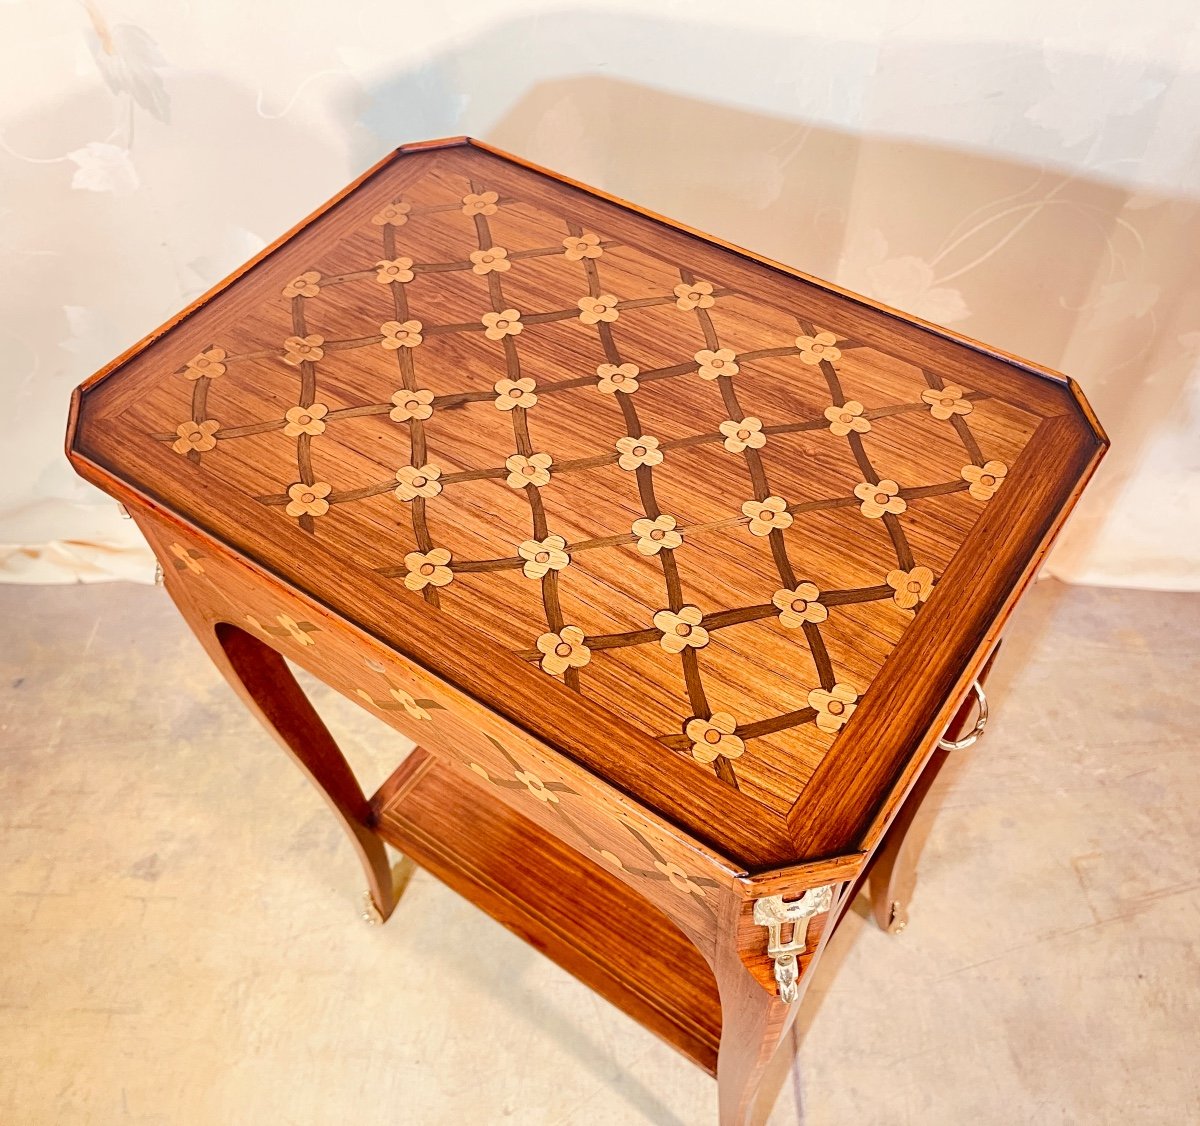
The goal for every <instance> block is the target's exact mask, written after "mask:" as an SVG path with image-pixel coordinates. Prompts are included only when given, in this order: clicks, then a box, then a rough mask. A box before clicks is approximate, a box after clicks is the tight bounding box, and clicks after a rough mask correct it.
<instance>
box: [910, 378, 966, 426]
mask: <svg viewBox="0 0 1200 1126" xmlns="http://www.w3.org/2000/svg"><path fill="white" fill-rule="evenodd" d="M921 399H922V400H923V401H924V402H926V403H928V404H929V413H930V414H931V415H933V417H934V418H939V419H941V420H942V421H943V422H944V421H945V420H946V419H948V418H953V417H954V416H955V415H956V414H970V413H971V411H972V410H974V404H973V403H972V402H971V400H970V399H964V398H963V389H962V388H961V387H959V386H957V385H956V384H953V383H947V384H946V385H945V386H944V387H942V388H936V387H929V388H927V389H926V390H924V391H922V392H921Z"/></svg>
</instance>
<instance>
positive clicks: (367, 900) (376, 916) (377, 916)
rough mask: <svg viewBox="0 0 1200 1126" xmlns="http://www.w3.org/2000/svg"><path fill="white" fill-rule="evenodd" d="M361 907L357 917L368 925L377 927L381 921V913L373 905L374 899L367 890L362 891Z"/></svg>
mask: <svg viewBox="0 0 1200 1126" xmlns="http://www.w3.org/2000/svg"><path fill="white" fill-rule="evenodd" d="M362 902H363V909H362V914H360V915H359V916H358V917H359V918H360V919H362V921H363V922H364V923H366V924H367V926H369V927H377V926H379V925H380V924H381V923H382V922H383V915H382V914H381V913H380V911H379V908H378V907H376V906H375V900H373V899H372V898H371V893H370V892H369V891H364V892H363V893H362Z"/></svg>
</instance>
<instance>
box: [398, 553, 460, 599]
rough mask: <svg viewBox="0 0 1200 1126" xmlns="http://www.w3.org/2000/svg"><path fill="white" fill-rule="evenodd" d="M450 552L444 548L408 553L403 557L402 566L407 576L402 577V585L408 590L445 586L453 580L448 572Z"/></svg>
mask: <svg viewBox="0 0 1200 1126" xmlns="http://www.w3.org/2000/svg"><path fill="white" fill-rule="evenodd" d="M449 562H450V552H449V551H447V550H446V548H444V547H435V548H432V549H431V550H429V551H410V552H409V553H408V554H407V555H406V556H405V557H404V566H405V567H407V568H408V574H407V575H405V576H404V585H405V586H406V587H408V589H409V590H424V589H425V588H426V587H427V586H445V585H446V584H447V583H449V582H450V580H451V579H453V578H454V572H453V571H451V570H450V568H449V566H448V564H449Z"/></svg>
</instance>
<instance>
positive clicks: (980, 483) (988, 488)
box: [960, 461, 1008, 500]
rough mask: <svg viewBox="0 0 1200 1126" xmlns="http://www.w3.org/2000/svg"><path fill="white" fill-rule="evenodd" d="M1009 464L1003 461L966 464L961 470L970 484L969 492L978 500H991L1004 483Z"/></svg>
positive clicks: (963, 476) (964, 478)
mask: <svg viewBox="0 0 1200 1126" xmlns="http://www.w3.org/2000/svg"><path fill="white" fill-rule="evenodd" d="M1007 473H1008V466H1007V465H1005V464H1004V462H1002V461H987V462H984V464H983V465H964V466H963V467H962V469H961V470H960V475H961V476H962V479H963V480H964V481H966V482H967V483H968V485H969V486H970V487H969V488H968V489H967V492H968V493H970V494H971V496H973V497H974V498H975V499H976V500H991V499H992V497H994V496H995V495H996V490H997V489H998V488H1000V486H1001V485H1002V484H1004V478H1005V476H1006V475H1007Z"/></svg>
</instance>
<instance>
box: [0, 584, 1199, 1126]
mask: <svg viewBox="0 0 1200 1126" xmlns="http://www.w3.org/2000/svg"><path fill="white" fill-rule="evenodd" d="M1198 655H1200V597H1197V596H1186V595H1171V594H1155V593H1143V592H1132V591H1107V590H1096V589H1073V588H1068V587H1063V586H1060V585H1058V584H1055V583H1045V584H1042V585H1040V586H1038V587H1037V588H1036V589H1035V590H1034V591H1033V592H1032V593H1031V595H1030V597H1029V598H1028V600H1027V602H1026V604H1025V606H1024V608H1023V609H1022V611H1021V612H1020V614H1019V616H1018V618H1017V620H1016V621H1015V623H1014V625H1013V628H1012V630H1011V632H1010V637H1009V641H1008V642H1007V645H1006V649H1005V652H1004V653H1003V654H1002V656H1001V659H1000V661H999V663H998V665H997V669H996V672H995V675H994V678H993V687H992V692H991V695H992V699H993V712H994V718H993V723H992V725H991V728H990V730H989V733H988V736H987V738H986V740H985V741H984V743H982V744H981V746H980V748H979V749H978V750H977V751H973V752H969V753H968V754H965V755H964V757H963V758H962V760H961V761H960V763H959V764H958V766H959V769H958V770H957V771H956V772H955V774H954V776H953V777H952V778H950V779H949V780H948V781H947V784H946V806H945V809H944V811H943V813H942V816H941V818H940V819H939V821H938V823H937V825H936V826H935V828H934V830H933V833H932V836H931V838H930V842H929V846H928V849H927V852H926V854H925V859H924V863H923V865H922V880H921V884H920V887H919V888H918V892H917V897H916V900H915V903H914V905H913V909H912V921H911V923H910V925H909V927H908V930H907V931H906V932H905V933H904V934H903V935H901V936H898V937H891V936H887V935H884V934H883V933H881V932H879V931H877V930H875V929H874V927H873V926H869V925H867V924H866V923H865V922H864V920H863V919H862V918H861V917H860V916H859V915H854V916H851V918H850V920H849V922H848V924H847V926H846V927H845V928H844V929H843V931H842V932H840V933H839V935H838V937H837V939H836V940H835V942H834V944H833V945H832V946H831V948H830V950H829V952H828V955H827V957H826V960H825V963H824V964H823V965H822V967H821V969H822V974H821V976H820V977H819V979H818V980H817V983H816V985H815V987H814V992H813V994H812V996H811V998H810V1000H811V1001H812V1002H813V1004H812V1006H811V1007H810V1009H809V1011H808V1013H807V1015H806V1018H805V1020H804V1022H803V1025H802V1026H801V1028H800V1030H799V1031H800V1032H802V1033H803V1039H802V1043H800V1044H799V1050H798V1054H797V1059H796V1063H795V1066H794V1067H793V1069H792V1071H791V1073H790V1075H789V1076H788V1078H787V1080H786V1082H785V1085H784V1087H783V1089H782V1092H781V1094H780V1097H779V1100H778V1103H777V1104H776V1107H775V1111H774V1114H773V1116H772V1118H771V1123H772V1126H785V1124H789V1126H790V1124H793V1123H804V1124H806V1126H834V1124H837V1126H845V1124H848V1123H854V1124H855V1126H874V1124H880V1126H884V1124H886V1126H903V1124H909V1123H912V1124H917V1123H920V1124H922V1126H935V1124H942V1123H945V1124H953V1126H961V1124H966V1123H971V1124H973V1126H993V1124H994V1126H1012V1124H1014V1123H1039V1124H1040V1123H1049V1124H1056V1123H1071V1124H1087V1126H1092V1124H1105V1123H1114V1124H1116V1123H1122V1124H1127V1123H1139V1124H1141V1123H1163V1124H1170V1126H1183V1124H1186V1123H1195V1122H1200V1064H1198V1062H1197V1052H1196V1048H1197V1044H1198V1043H1200V767H1198V764H1197V750H1196V738H1197V734H1196V733H1197V728H1198V727H1200V693H1198V689H1200V656H1198ZM306 683H310V684H311V683H312V682H306ZM312 690H313V692H314V698H315V699H316V700H317V702H318V706H319V707H320V708H321V710H322V711H323V713H324V714H325V715H326V716H327V717H328V718H329V721H330V724H331V726H332V727H333V728H334V730H335V732H336V733H337V734H338V735H339V737H340V738H341V739H342V740H343V743H344V745H345V747H346V749H347V754H348V756H349V757H350V758H351V760H352V762H353V763H354V765H355V766H356V768H357V769H358V770H359V772H360V776H361V777H362V778H363V780H364V783H365V784H366V785H367V786H368V787H371V786H374V785H375V784H377V783H378V782H380V781H381V780H382V779H383V777H384V776H385V775H386V774H387V773H388V772H389V771H390V769H391V768H392V767H394V766H395V764H396V763H397V762H398V761H399V758H400V757H401V756H402V754H403V753H404V751H405V749H406V744H404V743H403V742H402V741H401V740H400V739H399V738H398V737H397V736H395V735H394V734H393V733H391V732H389V731H387V730H386V729H384V728H383V727H381V726H380V725H379V724H378V723H377V721H375V720H374V719H373V718H372V717H371V716H369V715H367V714H366V713H365V712H363V711H362V710H361V709H359V708H356V707H354V706H353V705H351V704H349V703H348V702H346V701H344V700H342V699H341V698H340V697H335V696H334V695H333V694H332V693H331V692H329V691H328V690H325V689H323V688H321V687H320V686H319V685H314V686H313V689H312ZM360 887H361V880H360V876H359V872H358V870H357V867H356V862H355V860H354V859H353V856H352V854H351V851H350V848H349V847H348V846H347V845H346V844H345V842H344V841H343V839H342V837H341V834H340V831H339V830H338V829H337V827H336V826H335V825H334V823H333V821H332V820H331V819H330V818H329V816H328V815H327V813H326V810H325V808H324V806H323V804H322V803H321V801H320V799H319V798H318V797H317V796H316V795H315V794H314V793H313V792H312V791H310V789H309V788H308V786H307V784H306V783H305V782H304V781H303V779H302V778H301V777H300V775H299V772H298V771H297V770H296V769H295V768H294V767H293V766H292V765H291V764H290V763H289V762H287V761H286V759H285V758H284V756H283V755H282V754H281V753H280V752H279V750H278V749H277V748H276V746H275V744H274V743H272V742H271V741H270V739H269V738H268V737H267V736H266V735H265V734H264V733H263V732H261V731H260V730H259V729H258V728H257V727H256V726H255V725H254V723H253V721H252V720H250V719H249V718H248V716H247V715H246V714H245V713H244V712H243V711H242V709H241V706H240V705H239V703H238V702H237V700H236V699H235V697H234V696H233V694H232V693H231V692H230V690H229V689H228V688H227V687H226V685H225V684H224V682H223V681H221V679H220V678H219V676H218V675H217V673H216V672H215V671H214V670H213V669H212V668H211V666H209V665H208V664H207V662H206V659H205V657H204V655H203V653H202V652H201V650H200V648H199V646H198V645H197V644H196V642H195V641H194V640H193V639H192V637H191V635H190V634H189V633H188V632H187V630H186V628H185V627H184V625H183V623H182V622H181V620H180V619H179V618H178V617H177V615H176V614H175V613H174V611H173V609H172V607H171V606H170V603H169V600H168V599H167V597H166V595H165V594H164V593H163V592H162V591H161V590H159V589H149V588H143V587H133V586H122V585H105V586H88V587H71V588H64V587H42V588H31V587H25V588H21V587H6V588H4V587H0V1122H3V1123H5V1124H6V1126H7V1124H12V1126H51V1124H53V1126H67V1124H74V1123H87V1124H89V1126H96V1124H101V1126H103V1124H107V1123H144V1124H171V1126H176V1124H186V1126H231V1124H238V1126H240V1124H243V1123H244V1124H247V1126H250V1124H253V1126H261V1124H264V1123H271V1124H272V1126H283V1124H288V1123H295V1124H298V1126H314V1124H320V1126H324V1124H327V1123H330V1124H332V1123H342V1122H350V1121H353V1122H355V1123H357V1124H359V1126H383V1124H384V1123H387V1124H389V1126H392V1124H395V1123H401V1124H404V1126H442V1124H450V1123H462V1122H472V1123H484V1124H489V1123H511V1124H513V1126H526V1124H528V1126H576V1124H577V1126H585V1124H586V1126H617V1124H630V1126H637V1124H641V1123H656V1124H662V1126H696V1124H705V1123H714V1122H715V1121H716V1111H715V1106H716V1104H715V1086H714V1084H713V1082H712V1081H711V1080H710V1079H709V1078H707V1077H706V1076H705V1075H704V1074H702V1073H701V1072H699V1071H697V1070H696V1069H694V1068H693V1067H692V1066H691V1065H690V1064H689V1063H687V1061H685V1060H684V1059H682V1058H681V1057H679V1056H677V1055H676V1054H675V1053H674V1052H673V1051H672V1050H671V1049H669V1048H667V1047H666V1046H664V1045H663V1044H661V1043H660V1042H659V1041H657V1040H656V1039H655V1037H654V1036H652V1035H651V1034H650V1033H647V1032H645V1031H643V1030H642V1029H640V1028H639V1027H637V1026H636V1025H634V1024H633V1023H632V1022H631V1021H629V1020H628V1019H627V1018H626V1017H624V1016H623V1015H622V1014H621V1013H619V1012H618V1011H616V1010H615V1009H613V1008H612V1007H610V1006H609V1005H607V1004H606V1003H605V1002H603V1001H600V1000H598V999H596V998H595V997H594V996H592V995H591V994H590V993H589V992H588V991H587V990H586V989H585V988H584V987H582V986H581V985H579V984H578V983H577V982H576V981H575V980H574V979H572V978H571V977H569V976H568V975H567V974H565V973H564V972H562V971H560V970H559V969H558V968H557V967H555V966H554V965H552V964H551V963H549V962H548V961H546V960H545V959H544V958H542V957H541V956H540V955H539V954H537V953H536V952H535V951H533V950H531V949H529V948H527V947H526V946H524V945H523V944H522V943H521V942H520V941H519V940H517V939H516V938H514V937H512V936H511V935H509V934H508V933H507V932H506V931H504V930H503V929H502V928H501V927H500V926H499V925H497V924H495V923H493V922H492V921H491V920H489V919H487V918H486V917H485V916H483V915H482V914H480V913H479V912H478V911H476V910H475V909H474V908H472V907H470V906H469V905H467V904H466V903H464V902H463V901H461V900H460V899H458V898H457V897H456V896H455V895H453V894H452V893H451V892H449V891H448V890H447V889H445V888H444V887H442V886H441V885H440V884H438V883H437V882H436V881H435V880H433V879H432V878H431V877H429V876H427V875H425V874H424V873H419V874H418V875H417V877H416V878H415V880H414V881H413V883H412V884H411V886H410V887H409V889H408V891H407V893H406V895H405V898H404V900H403V901H402V903H401V905H400V907H399V908H398V909H397V912H396V914H395V916H394V917H393V919H392V921H391V922H390V923H389V924H388V925H387V926H385V927H379V928H369V927H366V926H363V925H362V924H361V923H360V922H359V921H358V918H357V915H358V897H359V892H360ZM798 1039H799V1036H798Z"/></svg>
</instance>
